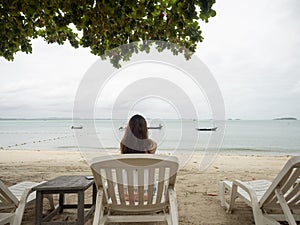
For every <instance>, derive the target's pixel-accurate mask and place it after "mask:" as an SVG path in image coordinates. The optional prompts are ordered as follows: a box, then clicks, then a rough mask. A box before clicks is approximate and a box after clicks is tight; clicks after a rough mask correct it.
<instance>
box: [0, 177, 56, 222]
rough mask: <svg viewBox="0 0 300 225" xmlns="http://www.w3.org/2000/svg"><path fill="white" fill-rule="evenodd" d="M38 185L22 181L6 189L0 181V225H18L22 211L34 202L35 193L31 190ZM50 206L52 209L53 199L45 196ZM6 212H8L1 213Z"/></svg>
mask: <svg viewBox="0 0 300 225" xmlns="http://www.w3.org/2000/svg"><path fill="white" fill-rule="evenodd" d="M39 184H40V183H36V182H30V181H24V182H20V183H17V184H15V185H13V186H10V187H7V186H6V185H5V184H4V183H3V182H2V181H1V180H0V210H1V213H0V225H4V224H7V223H9V224H13V225H20V224H21V222H22V218H23V214H24V210H25V208H26V207H28V206H29V205H30V204H32V203H34V201H35V197H36V196H35V192H34V191H32V188H33V187H35V186H37V185H39ZM47 198H48V200H49V203H50V206H51V207H52V208H54V204H53V199H52V197H51V196H47ZM2 211H8V212H2Z"/></svg>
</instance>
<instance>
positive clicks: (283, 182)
mask: <svg viewBox="0 0 300 225" xmlns="http://www.w3.org/2000/svg"><path fill="white" fill-rule="evenodd" d="M299 178H300V156H295V157H292V158H291V159H290V160H288V162H287V163H286V165H285V166H284V167H283V169H282V170H281V171H280V172H279V174H278V175H277V177H276V178H275V179H274V181H273V182H271V181H267V180H254V181H248V182H242V181H240V180H235V181H233V182H231V181H221V182H219V191H220V197H221V205H222V206H223V207H224V208H225V209H226V210H227V212H229V213H231V212H232V210H233V207H234V203H235V199H236V198H238V197H239V198H241V199H242V200H243V201H245V202H246V203H247V204H248V205H249V206H250V207H252V210H253V216H254V221H255V224H256V225H265V224H276V225H280V223H279V222H278V221H287V222H288V224H289V225H297V223H296V221H300V182H299ZM226 191H230V201H229V203H228V202H226V198H225V193H226Z"/></svg>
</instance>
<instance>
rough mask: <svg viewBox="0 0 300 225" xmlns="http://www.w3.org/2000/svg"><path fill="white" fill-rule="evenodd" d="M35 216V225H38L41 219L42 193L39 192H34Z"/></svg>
mask: <svg viewBox="0 0 300 225" xmlns="http://www.w3.org/2000/svg"><path fill="white" fill-rule="evenodd" d="M35 215H36V221H35V224H36V225H40V224H41V223H42V219H43V193H42V192H41V191H37V192H36V207H35Z"/></svg>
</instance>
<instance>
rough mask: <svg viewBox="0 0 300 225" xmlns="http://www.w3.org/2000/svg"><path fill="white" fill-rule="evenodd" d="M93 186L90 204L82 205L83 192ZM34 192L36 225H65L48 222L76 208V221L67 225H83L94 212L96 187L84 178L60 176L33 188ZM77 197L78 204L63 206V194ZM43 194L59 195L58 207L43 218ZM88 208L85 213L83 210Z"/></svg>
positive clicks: (92, 182) (58, 222)
mask: <svg viewBox="0 0 300 225" xmlns="http://www.w3.org/2000/svg"><path fill="white" fill-rule="evenodd" d="M91 186H93V195H92V204H85V203H84V193H85V191H86V190H87V189H88V188H89V187H91ZM34 190H35V191H36V221H35V222H36V225H42V224H43V225H47V224H48V225H54V224H55V225H59V224H66V221H65V222H62V221H55V222H54V221H50V220H51V219H52V218H53V217H54V216H55V215H57V214H59V213H62V212H63V210H64V209H75V208H77V221H74V222H71V221H70V222H67V224H68V225H72V224H74V225H83V224H84V223H85V222H86V221H87V219H88V218H89V217H90V216H91V214H92V213H93V212H94V210H95V202H96V186H95V183H94V180H89V179H87V178H86V177H85V176H60V177H56V178H54V179H52V180H49V181H47V182H45V183H43V184H40V185H38V186H36V187H35V188H34ZM71 193H75V194H77V195H78V204H65V203H64V199H65V194H71ZM45 194H59V204H58V206H57V207H56V208H55V209H54V210H53V211H52V212H50V213H49V214H48V215H46V216H45V217H44V218H43V196H44V195H45ZM85 208H89V210H88V211H87V212H86V213H85V212H84V209H85Z"/></svg>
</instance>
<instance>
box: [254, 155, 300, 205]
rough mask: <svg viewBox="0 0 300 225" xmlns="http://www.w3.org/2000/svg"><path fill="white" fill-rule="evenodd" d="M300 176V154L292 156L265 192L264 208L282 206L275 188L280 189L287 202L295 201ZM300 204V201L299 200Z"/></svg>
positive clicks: (262, 199)
mask: <svg viewBox="0 0 300 225" xmlns="http://www.w3.org/2000/svg"><path fill="white" fill-rule="evenodd" d="M299 176H300V156H296V157H293V158H291V159H290V160H289V161H288V162H287V163H286V164H285V166H284V167H283V169H282V170H281V171H280V173H279V174H278V175H277V177H276V178H275V179H274V181H273V183H272V184H271V186H270V187H269V189H268V190H267V191H266V192H265V194H264V195H263V196H262V198H261V200H260V206H261V207H264V208H274V207H276V205H277V206H278V207H280V205H279V202H278V199H277V197H276V194H275V189H278V188H279V189H280V190H281V192H282V193H283V196H284V198H285V200H286V202H288V204H289V202H291V204H292V202H294V204H295V203H297V201H295V199H294V198H295V197H294V196H295V194H297V193H298V190H297V189H298V184H297V182H298V180H299ZM298 204H299V202H298Z"/></svg>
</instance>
